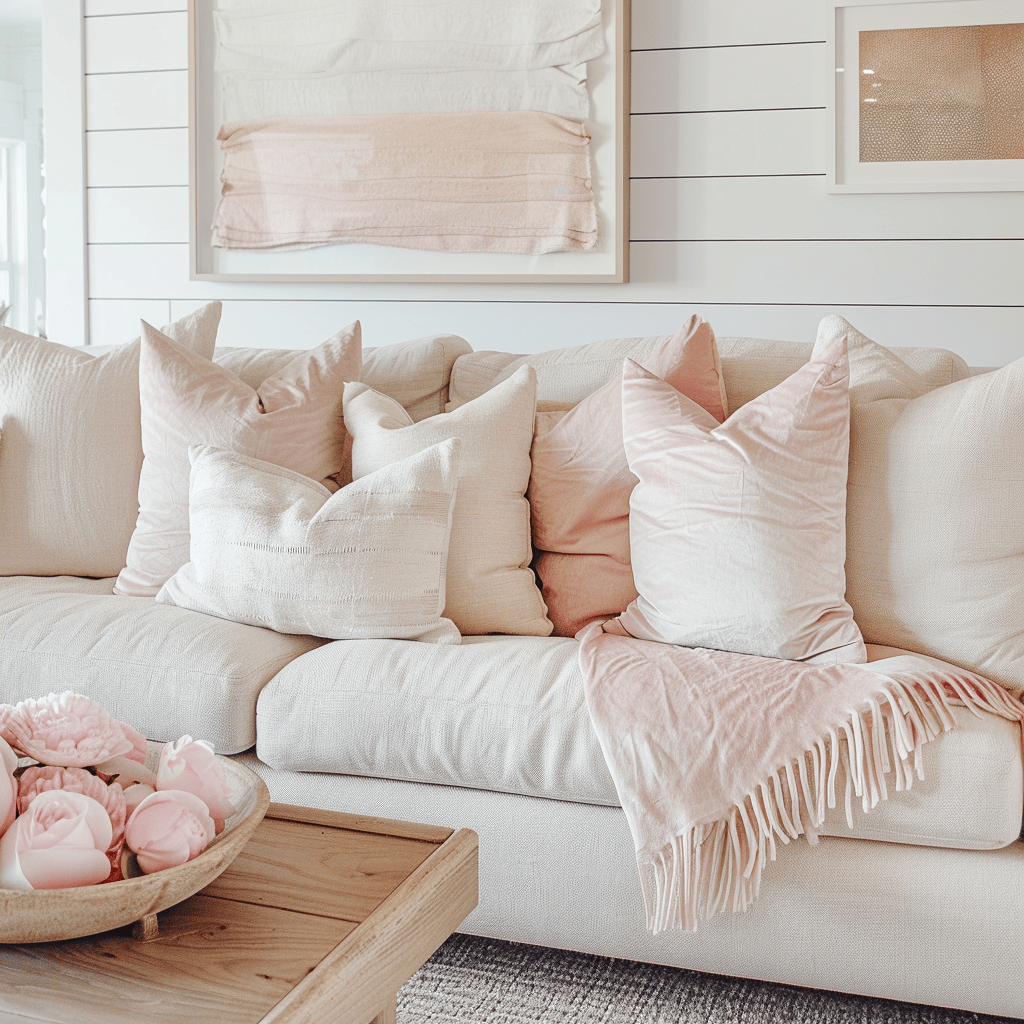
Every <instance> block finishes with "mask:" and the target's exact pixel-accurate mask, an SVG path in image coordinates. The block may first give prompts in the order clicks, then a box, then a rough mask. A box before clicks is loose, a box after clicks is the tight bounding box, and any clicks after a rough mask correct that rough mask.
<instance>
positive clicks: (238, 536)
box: [156, 439, 460, 644]
mask: <svg viewBox="0 0 1024 1024" xmlns="http://www.w3.org/2000/svg"><path fill="white" fill-rule="evenodd" d="M190 458H191V460H192V473H191V479H190V487H189V508H188V514H189V533H190V537H191V543H190V551H191V558H190V560H189V561H188V562H187V563H186V564H185V565H183V566H182V567H181V568H180V569H179V570H178V571H177V572H176V573H175V574H174V575H173V576H172V577H171V578H170V579H169V580H168V581H167V582H166V583H165V584H164V585H163V587H161V589H160V591H159V593H158V594H157V595H156V599H157V601H158V602H160V603H162V604H173V605H177V606H178V607H181V608H191V609H192V610H193V611H197V612H205V613H207V614H208V615H217V616H219V617H220V618H222V619H232V620H233V621H235V622H246V623H248V624H249V625H252V626H265V627H267V628H269V629H273V630H276V631H277V632H278V633H300V634H308V635H311V636H320V637H326V638H329V639H333V640H365V639H380V638H392V639H395V640H425V641H430V642H433V643H448V644H455V643H458V642H459V639H460V638H459V632H458V630H457V629H456V628H455V627H454V626H453V625H452V623H451V621H450V620H448V619H445V618H443V617H442V614H441V613H442V611H443V610H444V587H445V567H446V564H447V560H448V535H449V533H450V532H451V522H452V505H453V503H454V500H455V482H456V478H457V472H458V461H459V441H458V440H457V439H452V440H449V441H443V442H441V443H440V444H437V445H434V446H433V447H431V448H427V449H425V450H424V451H422V452H419V453H417V454H416V455H412V456H410V457H409V458H407V459H402V460H401V461H399V462H395V463H392V464H391V465H389V466H384V467H383V468H381V469H379V470H377V471H376V472H375V473H370V474H368V475H367V476H364V477H362V478H361V479H360V480H357V481H355V482H354V483H351V484H348V485H347V486H346V487H343V488H341V490H339V491H336V492H334V493H333V494H332V493H331V491H329V490H328V489H327V488H326V487H324V486H323V485H322V484H319V483H317V482H316V481H315V480H309V479H308V478H306V477H304V476H301V475H300V474H298V473H293V472H292V471H291V470H288V469H282V468H281V467H280V466H275V465H273V464H272V463H269V462H263V461H261V460H260V459H252V458H248V457H246V456H244V455H236V454H234V453H232V452H227V451H224V450H223V449H219V448H212V447H210V446H208V445H200V446H196V447H193V448H192V449H191V450H190Z"/></svg>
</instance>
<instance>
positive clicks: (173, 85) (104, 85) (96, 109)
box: [85, 71, 188, 131]
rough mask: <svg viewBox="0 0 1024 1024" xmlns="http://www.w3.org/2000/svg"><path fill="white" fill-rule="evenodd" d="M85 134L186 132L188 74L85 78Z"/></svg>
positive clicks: (155, 73) (160, 73) (138, 73)
mask: <svg viewBox="0 0 1024 1024" xmlns="http://www.w3.org/2000/svg"><path fill="white" fill-rule="evenodd" d="M85 127H86V130H87V131H111V130H116V129H125V128H187V127H188V72H187V71H145V72H135V73H130V74H124V75H86V76H85Z"/></svg>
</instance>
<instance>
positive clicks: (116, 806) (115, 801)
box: [18, 765, 128, 882]
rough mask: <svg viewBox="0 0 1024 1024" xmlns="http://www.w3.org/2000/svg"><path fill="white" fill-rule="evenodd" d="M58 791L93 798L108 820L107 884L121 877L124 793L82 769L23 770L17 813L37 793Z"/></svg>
mask: <svg viewBox="0 0 1024 1024" xmlns="http://www.w3.org/2000/svg"><path fill="white" fill-rule="evenodd" d="M54 790H61V791H62V792H64V793H82V794H83V795H85V796H89V797H92V798H93V800H95V801H96V802H97V803H99V804H102V805H103V809H104V810H105V811H106V812H107V814H108V816H109V817H110V826H111V828H112V829H113V836H112V838H111V840H110V846H108V847H107V851H106V853H107V860H109V861H110V875H109V876H108V878H107V879H106V881H108V882H116V881H117V880H118V879H119V878H121V877H122V876H121V849H122V847H123V846H124V825H125V821H126V820H127V818H128V810H127V807H126V805H125V798H124V791H123V790H122V789H121V787H120V786H107V785H105V784H104V783H103V782H102V781H101V780H100V779H98V778H96V776H95V775H93V774H92V773H91V772H87V771H86V770H85V769H84V768H55V767H53V766H51V765H46V766H44V767H40V768H26V769H25V771H24V772H22V775H21V779H20V781H19V783H18V813H19V814H24V813H25V811H26V810H27V809H28V807H29V805H30V804H31V803H32V801H33V800H34V799H35V798H36V797H38V796H39V794H40V793H49V792H52V791H54Z"/></svg>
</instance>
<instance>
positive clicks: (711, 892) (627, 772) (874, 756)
mask: <svg viewBox="0 0 1024 1024" xmlns="http://www.w3.org/2000/svg"><path fill="white" fill-rule="evenodd" d="M580 665H581V667H582V670H583V677H584V685H585V687H586V692H587V707H588V708H589V710H590V715H591V719H592V721H593V723H594V728H595V730H596V731H597V734H598V737H599V738H600V741H601V748H602V750H603V751H604V755H605V759H606V760H607V762H608V768H609V771H610V772H611V775H612V778H613V779H614V780H615V787H616V790H617V791H618V794H619V798H620V800H621V802H622V806H623V810H624V811H625V812H626V817H627V819H628V821H629V825H630V831H631V833H632V835H633V840H634V845H635V848H636V854H637V864H638V866H639V868H640V875H641V886H642V889H643V893H644V902H645V905H646V908H647V923H648V927H649V928H650V929H651V930H652V931H654V932H659V931H663V930H665V929H667V928H681V929H684V930H688V931H693V930H695V929H696V928H697V925H698V923H699V922H702V921H707V920H710V919H711V918H712V917H714V916H715V915H716V914H717V913H719V912H720V911H726V910H730V909H731V910H732V911H734V912H735V911H738V910H746V909H747V907H748V906H749V905H750V903H751V901H753V900H754V899H755V898H756V897H757V893H758V889H759V886H760V880H761V873H762V871H763V869H764V866H765V864H766V863H767V862H768V860H769V859H771V860H774V859H775V852H776V840H778V841H779V842H781V843H788V842H789V841H790V839H796V838H798V837H799V836H801V835H806V836H807V837H808V839H809V840H810V841H811V842H812V843H813V842H816V841H817V832H816V829H817V827H818V825H820V823H821V822H822V820H823V818H824V813H825V806H826V804H828V805H830V806H832V805H834V804H835V802H836V793H835V773H836V771H837V769H838V765H839V763H840V760H842V761H843V762H844V763H845V765H846V767H847V772H848V776H847V785H846V802H847V805H849V804H850V803H851V802H852V797H853V794H854V793H856V795H857V796H858V797H859V798H860V800H861V803H862V806H863V808H864V810H865V811H868V810H870V809H871V808H873V807H874V806H875V805H877V804H878V802H879V801H881V800H885V799H887V798H888V796H889V789H888V784H887V782H886V778H885V776H886V774H887V773H888V772H890V770H892V771H893V772H894V774H895V788H896V790H897V791H901V790H905V789H909V788H911V786H912V785H913V780H914V774H915V773H920V772H921V763H920V751H921V747H922V746H923V744H925V743H927V742H929V741H931V740H933V739H935V738H936V737H937V736H938V735H940V734H941V733H942V732H943V731H945V730H947V729H949V728H951V727H952V726H953V719H952V717H951V715H950V713H949V702H950V700H959V701H962V702H963V703H965V704H967V705H968V706H969V707H973V708H976V709H978V710H979V712H980V711H986V712H990V713H992V714H996V715H1000V716H1001V717H1003V718H1006V719H1007V720H1009V721H1012V722H1015V723H1017V725H1018V727H1019V726H1020V724H1021V722H1022V721H1024V705H1021V704H1020V702H1018V701H1016V700H1015V699H1013V698H1012V697H1011V696H1010V695H1009V694H1007V693H1006V692H1005V691H1004V690H1002V689H1001V688H1000V687H999V686H997V685H996V684H995V683H993V682H990V681H989V680H987V679H984V678H983V677H981V676H978V675H975V674H974V673H970V672H964V671H962V670H959V669H957V668H955V667H953V666H948V667H947V668H945V669H943V668H940V667H937V666H936V665H935V664H934V663H933V662H929V661H927V660H923V659H920V658H917V657H915V656H914V655H901V656H898V657H893V658H882V659H881V660H878V661H874V662H872V663H870V664H865V665H849V664H829V665H807V664H800V663H797V662H793V661H784V660H781V659H775V658H760V657H753V656H750V655H743V654H734V653H731V652H726V651H712V650H707V649H703V650H691V649H688V648H685V647H678V646H674V645H672V644H664V643H651V642H649V641H646V640H637V639H634V638H632V637H622V636H615V635H610V634H608V633H606V632H603V631H602V628H601V624H600V623H592V624H591V625H590V626H588V627H587V628H586V629H585V630H583V631H582V633H581V634H580ZM668 752H671V754H670V756H669V754H668ZM808 756H809V758H810V765H808V760H807V759H808ZM851 827H852V821H851Z"/></svg>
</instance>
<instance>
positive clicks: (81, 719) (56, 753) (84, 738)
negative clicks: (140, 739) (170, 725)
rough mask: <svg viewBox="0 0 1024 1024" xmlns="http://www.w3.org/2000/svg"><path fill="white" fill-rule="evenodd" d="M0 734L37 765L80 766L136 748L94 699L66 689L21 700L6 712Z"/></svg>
mask: <svg viewBox="0 0 1024 1024" xmlns="http://www.w3.org/2000/svg"><path fill="white" fill-rule="evenodd" d="M2 735H3V738H4V739H5V740H7V742H8V743H10V745H11V746H12V747H14V748H16V749H17V750H21V751H23V752H24V753H26V754H28V756H29V757H34V758H35V759H36V760H37V761H40V762H41V763H42V764H52V765H59V766H62V767H79V768H84V767H86V766H87V765H95V764H99V763H100V762H102V761H108V760H110V759H111V758H114V757H119V756H120V755H122V754H127V753H128V752H129V751H130V750H134V749H135V744H134V743H133V742H132V740H130V739H128V737H127V736H125V734H124V730H123V729H122V728H121V723H120V722H118V721H117V720H116V719H113V718H111V717H110V715H108V714H107V712H106V711H104V710H103V708H102V707H100V705H99V704H97V703H96V701H94V700H91V699H90V698H88V697H83V696H82V695H81V694H77V693H71V692H70V691H66V692H64V693H61V694H56V693H51V694H49V695H48V696H46V697H40V698H38V699H29V700H23V701H20V702H19V703H18V704H16V705H15V707H14V711H13V712H12V713H11V714H10V715H9V716H8V718H7V721H6V724H5V725H4V728H3V734H2Z"/></svg>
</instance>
